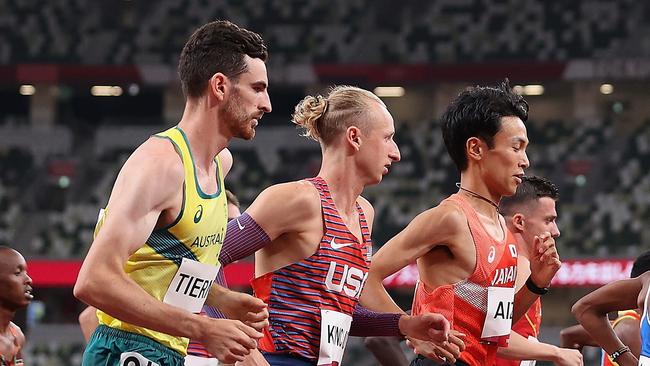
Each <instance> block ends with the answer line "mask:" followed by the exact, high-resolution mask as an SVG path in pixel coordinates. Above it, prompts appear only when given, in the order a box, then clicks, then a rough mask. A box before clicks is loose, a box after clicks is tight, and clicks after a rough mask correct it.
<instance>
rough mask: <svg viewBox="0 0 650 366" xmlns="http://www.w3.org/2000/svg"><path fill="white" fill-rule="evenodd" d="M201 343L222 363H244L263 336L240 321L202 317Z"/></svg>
mask: <svg viewBox="0 0 650 366" xmlns="http://www.w3.org/2000/svg"><path fill="white" fill-rule="evenodd" d="M200 321H201V322H202V323H201V330H202V335H201V337H200V339H198V341H200V342H201V343H202V344H203V345H204V346H205V348H206V349H207V350H208V352H210V353H211V354H213V355H214V356H215V357H216V358H217V359H218V360H219V361H220V362H223V363H235V362H237V361H243V360H244V359H245V357H246V356H247V355H249V354H250V353H251V350H254V349H256V348H257V340H258V339H260V338H262V337H263V334H262V333H260V332H258V331H256V330H255V329H253V328H251V327H249V326H248V325H246V324H244V323H242V322H241V321H239V320H230V319H212V318H208V317H201V320H200Z"/></svg>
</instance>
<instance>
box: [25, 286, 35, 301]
mask: <svg viewBox="0 0 650 366" xmlns="http://www.w3.org/2000/svg"><path fill="white" fill-rule="evenodd" d="M25 297H26V298H28V299H29V300H31V299H33V298H34V294H33V292H32V288H31V287H30V288H28V289H26V290H25Z"/></svg>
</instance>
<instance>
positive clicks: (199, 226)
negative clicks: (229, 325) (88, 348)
mask: <svg viewBox="0 0 650 366" xmlns="http://www.w3.org/2000/svg"><path fill="white" fill-rule="evenodd" d="M155 136H156V137H159V138H166V139H169V140H170V141H171V142H172V143H173V144H174V147H175V148H176V151H177V152H178V154H179V155H180V156H181V158H182V160H183V167H184V169H185V183H184V185H183V203H182V206H181V210H180V213H179V215H178V217H177V218H176V220H175V221H174V222H173V223H172V224H170V225H169V226H168V227H165V228H161V229H158V230H154V231H153V232H152V233H151V236H149V239H147V241H146V243H144V245H143V246H142V247H140V248H139V249H138V250H137V251H136V252H135V253H133V254H132V255H131V256H130V257H129V259H128V261H127V262H126V264H125V266H124V271H125V272H126V274H127V275H128V276H129V277H131V278H132V279H133V280H134V281H135V282H136V283H137V284H138V285H140V287H142V288H143V289H144V290H145V291H146V292H147V293H149V294H150V295H151V296H153V297H155V298H156V299H158V300H160V301H164V302H166V303H169V304H172V305H176V306H179V307H183V308H185V309H186V310H189V311H193V312H198V311H200V307H201V306H200V305H202V304H203V302H204V301H205V298H206V297H207V293H208V291H209V288H210V285H211V284H212V281H213V280H214V278H215V276H214V274H216V270H217V269H218V266H219V262H218V258H219V252H220V251H221V246H222V245H223V241H224V237H225V234H226V225H227V217H228V215H227V207H226V205H227V202H226V194H225V189H224V182H223V173H222V171H221V162H220V161H219V159H218V158H215V161H216V163H217V177H216V179H217V192H216V193H214V194H206V193H204V192H203V191H202V190H201V187H200V186H199V183H198V180H197V177H196V171H195V166H194V159H193V157H192V152H191V150H190V147H189V143H188V140H187V137H186V136H185V134H184V133H183V131H182V130H181V129H180V128H178V127H173V128H170V129H169V130H167V131H164V132H161V133H159V134H157V135H155ZM107 214H108V209H107V210H105V211H104V214H103V215H100V219H99V221H98V223H97V228H96V229H95V232H97V231H98V230H99V228H100V227H101V225H102V224H103V221H104V218H105V217H106V215H107ZM197 262H200V263H197ZM206 270H207V272H206ZM213 273H214V274H213ZM196 307H198V310H197V309H196ZM97 315H98V318H99V322H100V324H104V325H106V326H109V327H112V328H117V329H121V330H124V331H127V332H131V333H136V334H141V335H144V336H146V337H149V338H152V339H154V340H155V341H157V342H159V343H161V344H163V345H164V346H166V347H169V348H171V349H173V350H175V351H177V352H179V353H181V354H183V355H185V354H186V351H187V345H188V339H187V338H183V337H176V336H170V335H167V334H163V333H160V332H156V331H153V330H150V329H146V328H142V327H138V326H135V325H132V324H129V323H126V322H123V321H121V320H119V319H116V318H113V317H111V316H110V315H108V314H106V313H104V312H102V311H99V310H98V312H97ZM160 321H161V322H164V321H169V319H160Z"/></svg>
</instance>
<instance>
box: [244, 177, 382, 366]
mask: <svg viewBox="0 0 650 366" xmlns="http://www.w3.org/2000/svg"><path fill="white" fill-rule="evenodd" d="M307 181H309V182H311V183H312V184H313V185H314V186H315V187H316V189H317V190H318V192H319V195H320V200H321V212H322V219H323V237H322V238H321V240H320V244H319V246H318V249H317V250H316V252H315V253H314V254H313V255H311V256H310V257H308V258H305V259H303V260H301V261H299V262H296V263H293V264H290V265H288V266H285V267H283V268H280V269H278V270H276V271H273V272H270V273H267V274H264V275H262V276H260V277H257V278H255V279H253V281H252V287H253V290H254V291H255V295H256V296H257V297H259V298H260V299H262V300H263V301H264V302H265V303H266V304H268V308H269V314H270V315H269V322H270V326H269V327H268V328H267V329H265V330H264V338H263V339H262V340H261V341H260V343H259V348H260V349H261V350H262V352H263V353H265V354H271V355H290V356H293V357H297V358H298V359H302V360H304V361H305V362H306V363H307V364H317V365H319V366H321V365H328V366H329V365H339V364H340V362H341V359H342V357H343V351H344V349H345V345H346V342H347V338H348V333H349V330H350V324H351V322H352V313H353V312H354V308H355V306H356V305H357V303H358V301H359V296H360V295H361V290H362V288H363V285H364V283H365V281H366V278H367V276H368V269H369V265H370V256H371V245H372V243H371V241H370V235H369V233H370V232H369V229H368V224H367V223H366V219H365V216H364V213H363V210H362V209H361V207H360V206H359V205H358V204H357V210H358V213H359V225H360V227H361V235H362V237H361V238H359V239H360V240H359V239H357V238H356V237H355V236H354V235H353V234H352V233H351V232H350V230H349V229H348V228H347V226H346V225H345V223H344V222H343V220H342V219H341V217H340V215H339V212H338V210H337V208H336V207H335V204H334V201H333V199H332V196H331V195H330V192H329V188H328V186H327V183H326V182H325V180H323V179H322V178H320V177H317V178H311V179H307ZM268 360H269V362H270V363H271V365H274V361H273V358H272V357H270V358H268Z"/></svg>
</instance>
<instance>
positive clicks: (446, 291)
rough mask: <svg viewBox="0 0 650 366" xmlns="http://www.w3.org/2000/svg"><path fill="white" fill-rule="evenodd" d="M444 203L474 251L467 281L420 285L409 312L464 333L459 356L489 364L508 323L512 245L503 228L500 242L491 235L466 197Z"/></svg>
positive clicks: (511, 298)
mask: <svg viewBox="0 0 650 366" xmlns="http://www.w3.org/2000/svg"><path fill="white" fill-rule="evenodd" d="M443 203H447V204H453V205H456V206H458V207H459V208H460V209H461V210H462V211H463V213H464V214H465V217H466V218H467V223H468V225H469V229H470V233H471V235H472V238H473V241H474V247H475V248H476V267H475V269H474V272H473V273H472V274H471V275H470V277H469V278H467V279H465V280H462V281H460V282H457V283H455V284H452V285H443V286H439V287H437V288H435V289H433V290H431V289H429V288H427V286H426V285H425V284H424V283H423V282H421V281H419V282H418V284H417V286H416V289H415V297H414V298H413V314H423V313H427V312H436V313H440V314H442V315H444V316H445V317H446V318H447V320H449V321H450V323H451V327H452V329H455V330H457V331H460V332H461V333H464V334H466V337H465V339H464V341H465V345H466V348H465V351H463V353H462V354H461V355H460V358H461V359H462V361H464V362H465V363H467V364H469V365H471V366H478V365H492V364H494V362H495V358H496V351H497V348H498V347H499V346H506V345H507V341H508V337H509V335H510V330H511V325H512V313H513V308H514V293H515V290H514V288H515V278H516V277H517V247H516V245H515V240H514V237H513V235H512V234H511V233H510V232H509V231H508V230H507V229H506V228H504V229H503V230H504V231H505V233H506V234H505V238H504V240H503V241H497V240H495V239H494V238H492V236H490V235H489V234H488V233H487V232H486V230H485V228H484V227H483V224H481V222H480V219H479V217H478V215H477V213H476V210H475V209H474V208H473V207H472V206H471V205H470V203H469V202H468V201H467V199H466V198H464V197H463V196H461V195H459V194H454V195H452V196H450V197H449V198H447V199H446V200H445V201H443Z"/></svg>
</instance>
